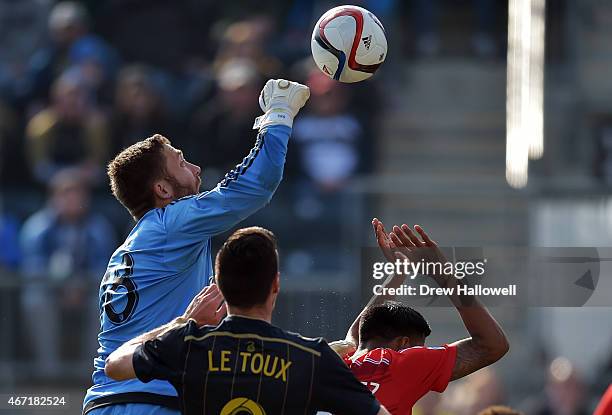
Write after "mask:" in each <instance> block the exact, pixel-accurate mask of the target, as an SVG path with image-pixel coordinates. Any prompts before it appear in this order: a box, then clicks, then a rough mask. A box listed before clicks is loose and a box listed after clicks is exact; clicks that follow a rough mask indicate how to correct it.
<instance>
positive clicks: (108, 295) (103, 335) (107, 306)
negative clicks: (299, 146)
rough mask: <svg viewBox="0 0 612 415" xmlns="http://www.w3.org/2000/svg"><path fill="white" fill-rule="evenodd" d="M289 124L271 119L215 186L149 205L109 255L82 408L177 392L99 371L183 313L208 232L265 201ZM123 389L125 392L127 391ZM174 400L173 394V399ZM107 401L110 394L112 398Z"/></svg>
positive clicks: (208, 263)
mask: <svg viewBox="0 0 612 415" xmlns="http://www.w3.org/2000/svg"><path fill="white" fill-rule="evenodd" d="M290 133H291V129H290V128H288V127H286V126H280V125H273V126H270V127H268V128H267V129H266V130H265V131H263V132H260V133H259V135H258V137H257V141H256V143H255V146H254V148H253V149H252V150H251V152H250V153H249V155H248V156H247V157H246V158H245V159H244V160H243V162H242V163H241V164H239V165H238V166H236V168H235V169H234V170H232V171H231V172H229V173H228V174H227V175H226V176H225V179H224V180H223V181H221V182H220V183H219V184H218V185H217V186H216V187H215V188H214V189H213V190H210V191H208V192H204V193H200V194H197V195H193V196H188V197H184V198H182V199H179V200H177V201H175V202H173V203H171V204H169V205H168V206H166V207H165V208H159V209H152V210H150V211H149V212H147V213H146V214H145V215H144V216H143V217H142V218H141V219H140V221H138V223H137V224H136V226H135V227H134V229H133V230H132V231H131V233H130V234H129V236H128V237H127V239H126V240H125V242H124V243H123V244H122V245H121V246H120V247H119V248H117V250H116V251H115V253H114V254H113V255H112V257H111V259H110V262H109V263H108V268H107V271H106V274H105V275H104V278H103V280H102V283H101V285H100V294H99V299H100V303H99V307H100V322H101V331H100V334H99V336H98V341H99V344H100V347H99V349H98V355H97V357H96V359H95V360H94V373H93V386H92V387H91V388H90V389H89V390H88V391H87V395H86V397H85V406H86V408H90V407H91V406H92V405H94V406H95V404H96V402H94V403H93V404H90V405H89V406H88V405H87V404H88V403H89V402H91V401H94V400H101V401H100V402H101V403H103V404H107V403H108V402H109V397H111V396H113V395H118V394H121V395H122V396H119V397H117V399H115V400H114V401H115V402H122V403H125V402H126V401H127V402H142V401H143V399H142V397H145V399H144V401H145V402H142V403H147V402H151V399H150V398H151V397H154V398H155V396H158V397H159V396H162V400H161V401H160V400H159V399H157V400H156V399H153V402H157V403H163V402H168V401H167V400H164V399H163V397H164V396H166V397H168V396H170V397H176V391H175V390H174V388H173V387H172V386H171V385H170V384H169V383H168V382H165V381H161V380H159V381H153V382H149V383H147V384H144V383H142V382H140V381H138V380H130V381H123V382H117V381H114V380H112V379H110V378H108V377H107V376H106V375H105V374H104V362H105V359H106V358H107V357H108V356H109V355H110V354H111V353H112V352H113V351H114V350H115V349H117V348H118V347H119V346H121V345H122V344H123V343H124V342H126V341H128V340H130V339H132V338H134V337H136V336H138V335H140V334H142V333H145V332H147V331H150V330H152V329H154V328H156V327H159V326H161V325H163V324H166V323H168V322H169V321H171V320H172V319H173V318H175V317H177V316H179V315H181V314H183V312H184V311H185V309H186V307H187V305H188V304H189V302H190V301H191V300H192V299H193V297H195V295H196V294H197V293H198V292H200V290H201V289H202V288H203V287H204V286H206V285H207V284H208V281H209V279H210V277H211V276H212V275H213V267H212V259H211V238H212V237H213V236H214V235H216V234H218V233H221V232H224V231H226V230H228V229H229V228H231V227H233V226H235V225H236V224H237V223H238V222H240V221H241V220H243V219H245V218H246V217H247V216H249V215H251V214H252V213H254V212H255V211H257V210H258V209H260V208H261V207H263V206H264V205H266V204H267V203H268V202H269V201H270V199H271V197H272V195H273V193H274V191H275V190H276V188H277V187H278V184H279V183H280V181H281V178H282V174H283V167H284V163H285V155H286V152H287V142H288V140H289V134H290ZM126 394H128V395H126ZM173 400H174V401H176V399H175V398H173ZM111 401H113V399H112V398H111Z"/></svg>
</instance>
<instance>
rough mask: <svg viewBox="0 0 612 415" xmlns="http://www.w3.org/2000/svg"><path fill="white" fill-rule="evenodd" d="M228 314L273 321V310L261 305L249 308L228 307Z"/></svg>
mask: <svg viewBox="0 0 612 415" xmlns="http://www.w3.org/2000/svg"><path fill="white" fill-rule="evenodd" d="M227 314H228V315H230V316H238V317H246V318H252V319H255V320H263V321H266V322H268V323H272V312H270V311H268V310H266V309H265V308H261V307H253V308H249V309H244V308H238V307H228V310H227Z"/></svg>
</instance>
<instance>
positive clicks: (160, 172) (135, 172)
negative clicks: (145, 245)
mask: <svg viewBox="0 0 612 415" xmlns="http://www.w3.org/2000/svg"><path fill="white" fill-rule="evenodd" d="M166 144H167V145H170V140H168V139H167V138H166V137H164V136H162V135H160V134H155V135H154V136H152V137H149V138H147V139H145V140H142V141H139V142H137V143H135V144H132V145H131V146H129V147H128V148H126V149H125V150H123V151H122V152H121V153H119V154H118V155H117V156H116V157H115V158H114V159H113V160H112V161H111V162H110V163H109V164H108V169H107V173H108V177H109V179H110V186H111V190H112V191H113V195H114V196H115V197H116V198H117V200H119V202H121V204H122V205H123V206H125V208H126V209H127V210H128V211H129V212H130V214H131V215H132V217H133V218H134V219H135V220H137V221H138V220H139V219H140V218H142V217H143V216H144V214H145V213H147V212H148V211H149V210H151V209H153V208H154V207H155V194H154V192H153V183H154V182H155V181H156V180H160V179H162V178H164V177H165V176H166V157H165V156H164V152H163V151H164V146H165V145H166Z"/></svg>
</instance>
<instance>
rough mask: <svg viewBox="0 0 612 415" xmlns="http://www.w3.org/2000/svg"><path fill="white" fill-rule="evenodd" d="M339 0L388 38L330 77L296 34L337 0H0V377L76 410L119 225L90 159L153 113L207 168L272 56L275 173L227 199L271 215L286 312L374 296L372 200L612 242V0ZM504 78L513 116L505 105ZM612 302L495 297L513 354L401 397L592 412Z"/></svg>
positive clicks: (108, 151) (242, 132)
mask: <svg viewBox="0 0 612 415" xmlns="http://www.w3.org/2000/svg"><path fill="white" fill-rule="evenodd" d="M354 3H355V4H359V5H362V6H364V7H366V8H368V9H370V10H371V11H372V12H374V13H375V14H376V15H377V16H378V17H379V18H380V19H381V20H382V22H383V23H384V24H385V26H386V29H387V34H388V37H389V57H388V59H387V62H386V63H385V65H384V66H383V67H382V68H381V70H380V71H379V73H378V74H376V76H375V77H374V78H373V79H372V80H370V81H368V82H363V83H360V84H356V85H340V84H336V83H334V82H332V81H329V80H328V79H327V78H325V77H324V76H323V75H321V74H320V73H319V72H318V71H317V70H316V68H314V67H313V64H312V60H311V58H310V49H309V40H310V32H311V29H312V24H313V22H315V21H316V20H317V18H318V17H319V16H320V14H321V13H322V12H324V11H325V10H327V9H328V8H330V7H332V6H334V5H337V4H340V3H338V2H330V1H317V0H293V1H273V0H260V1H257V2H250V1H230V2H227V1H226V2H217V1H210V0H176V1H166V0H147V1H145V0H106V1H95V0H86V1H82V2H73V3H70V2H62V3H57V2H55V1H52V0H19V1H14V0H0V183H1V190H0V246H1V249H0V309H1V314H0V333H2V334H1V335H0V394H2V393H14V392H19V391H22V392H23V391H46V392H50V391H63V392H64V393H66V391H68V393H70V400H71V408H70V409H68V410H64V411H63V413H65V414H72V413H74V414H78V413H80V405H81V398H82V396H83V394H84V392H85V389H86V388H87V387H89V385H90V374H91V368H92V363H91V362H92V357H93V354H94V352H95V344H96V340H95V336H96V333H97V330H98V322H97V315H96V313H97V301H98V300H97V288H98V283H99V280H100V278H101V276H102V273H103V272H104V269H105V266H106V262H107V260H108V257H109V255H110V254H111V252H112V251H113V250H114V248H115V247H116V244H117V243H118V242H120V241H121V240H122V239H123V237H124V236H125V235H126V234H127V232H129V229H130V228H131V226H132V223H131V219H130V218H129V217H128V215H127V212H125V211H124V210H123V208H122V207H121V206H120V205H119V203H117V202H116V201H115V200H114V199H113V198H112V196H111V194H110V191H109V189H108V185H107V181H106V178H105V176H104V167H105V163H106V162H107V161H108V160H109V158H110V157H111V156H112V155H113V154H114V153H115V152H117V151H118V150H119V149H121V148H122V147H124V146H126V145H129V144H131V143H133V142H135V141H136V140H139V139H142V138H144V137H146V136H148V135H150V134H152V133H154V132H161V133H163V134H164V135H166V136H168V137H169V138H171V140H172V141H173V143H174V144H175V145H177V146H178V147H180V148H182V149H183V150H184V151H185V154H186V155H187V157H188V159H189V160H191V161H194V162H196V163H198V164H200V165H201V166H202V167H203V176H204V183H205V185H206V186H207V187H213V186H214V184H215V183H216V181H217V180H218V179H219V178H220V177H221V175H222V174H223V173H224V172H225V171H226V170H228V169H229V168H231V167H232V166H233V164H235V163H236V162H238V161H239V160H240V159H241V158H242V157H243V156H244V155H245V154H246V153H247V152H248V150H249V148H250V147H251V145H252V142H253V137H254V134H253V132H252V130H251V129H250V128H251V125H252V121H253V119H254V118H255V116H257V115H258V113H259V111H260V110H259V108H258V105H257V95H258V93H259V90H260V88H261V86H262V85H263V83H264V81H265V80H266V79H267V78H269V77H275V78H276V77H285V78H289V79H293V80H298V81H301V82H304V83H307V84H308V85H309V86H310V88H311V91H312V97H311V100H310V102H309V104H308V106H307V108H306V110H305V111H303V113H302V114H301V115H300V117H299V119H298V120H297V121H296V123H295V126H294V127H295V128H294V134H293V139H292V142H291V144H290V154H289V159H288V162H287V165H286V178H285V180H284V182H283V183H282V185H281V187H280V189H279V191H278V192H277V194H276V196H275V197H274V199H273V201H272V203H271V204H270V206H269V207H267V208H266V209H264V210H263V211H261V212H259V213H258V214H257V215H255V216H254V217H252V218H250V219H248V220H247V221H246V222H245V223H244V224H245V225H247V224H258V225H262V226H265V227H268V228H269V229H271V230H273V231H274V232H275V233H276V234H277V235H278V237H279V240H280V246H281V256H282V271H283V290H284V293H283V295H282V296H281V300H280V303H279V306H278V308H277V314H276V318H275V322H276V323H277V324H278V325H280V326H282V327H283V328H287V329H291V330H295V331H300V332H301V333H303V334H305V335H308V336H319V335H323V336H325V337H326V338H327V339H330V340H333V339H335V338H338V337H341V336H343V335H344V333H345V330H346V327H347V325H348V324H349V323H350V322H351V321H352V319H353V318H354V315H355V314H356V313H357V312H358V310H359V309H360V308H361V306H362V305H363V304H364V303H365V300H366V299H367V297H368V296H369V295H368V293H367V292H363V291H364V290H362V282H361V280H360V276H359V260H360V256H359V252H360V248H361V247H364V246H373V245H374V240H373V238H372V237H371V231H370V225H369V223H370V220H371V218H372V217H373V216H377V217H379V218H381V219H383V220H384V221H385V222H386V223H397V222H405V221H407V222H408V223H419V224H422V225H423V226H424V227H426V229H428V230H430V234H431V235H434V237H435V238H436V240H438V241H440V242H442V243H443V244H444V245H447V246H449V245H457V246H480V247H485V246H607V247H610V246H612V204H611V201H612V200H611V198H610V196H611V194H612V187H611V185H612V98H611V97H612V77H610V70H611V69H612V42H611V39H612V4H610V3H609V2H605V1H597V0H579V1H568V0H550V1H549V2H548V3H547V4H546V9H545V13H544V14H540V15H538V13H537V10H538V9H537V8H538V7H540V8H541V7H543V5H544V2H543V1H536V0H533V1H526V0H512V1H511V2H510V7H509V4H508V3H507V2H504V1H501V0H499V1H498V0H470V1H468V0H465V1H459V0H411V1H399V0H378V1H374V0H371V1H357V0H355V1H354ZM525 5H527V6H526V7H530V6H531V7H532V8H531V10H536V13H535V14H533V16H531V17H532V23H531V26H529V27H530V28H531V31H530V32H527V36H531V38H530V39H531V43H529V42H528V44H530V45H532V46H533V48H532V49H529V48H527V49H525V43H524V42H523V43H521V39H522V40H524V36H525V33H526V31H527V30H528V28H527V26H525V20H520V19H519V20H514V18H511V19H510V25H509V24H508V23H509V18H508V16H509V9H510V12H511V13H510V16H513V12H512V10H519V11H520V10H523V11H524V10H525V9H524V8H521V7H523V6H525ZM534 7H535V9H534ZM541 10H543V9H541ZM521 13H522V12H521ZM519 14H520V13H519ZM515 17H516V16H515ZM538 19H539V20H538ZM521 24H522V26H521ZM538 24H542V25H543V26H541V27H540V26H538ZM508 27H510V36H508V33H509V32H508ZM544 28H545V33H546V37H545V42H544V43H543V44H538V42H540V43H541V41H542V40H543V38H542V37H541V34H542V33H543V32H544V30H543V29H544ZM508 39H510V41H508ZM516 42H518V43H516ZM534 45H535V46H534ZM538 45H539V46H538ZM509 46H510V50H508V49H509ZM542 46H545V47H544V48H542ZM538 50H544V51H545V53H544V54H543V55H541V54H540V55H538ZM508 57H509V59H507V58H508ZM525 57H527V61H526V62H527V63H528V64H529V66H528V67H527V69H528V70H527V73H528V74H531V77H529V79H530V80H531V81H530V82H531V83H528V84H527V89H526V90H525V89H522V90H521V89H520V88H521V85H523V86H524V85H525V79H524V78H520V77H521V76H525V72H524V71H522V70H523V69H525V66H524V65H525V61H524V60H523V61H522V60H521V59H524V58H525ZM542 61H543V62H545V64H544V66H543V67H542V64H541V62H542ZM507 62H509V65H506V63H507ZM521 65H523V66H521ZM507 69H508V71H507ZM542 69H544V70H543V72H542V71H541V70H542ZM513 71H515V72H513ZM538 71H539V72H538ZM542 73H543V74H544V84H540V86H538V80H539V76H540V75H541V74H542ZM538 74H539V75H538ZM516 77H518V78H516ZM517 79H518V84H517V85H518V87H517V88H519V92H518V93H517V92H516V91H517V90H516V88H515V87H514V86H512V85H514V84H512V85H511V84H508V83H507V80H508V81H509V82H517ZM521 79H522V80H521ZM521 82H522V84H521ZM534 82H535V83H534ZM542 85H544V95H543V98H541V97H539V96H538V94H539V93H540V92H541V90H542V89H541V86H542ZM520 91H523V92H525V91H527V92H528V93H530V94H531V95H530V97H531V98H529V97H527V101H525V102H528V103H529V105H532V106H528V107H527V108H529V109H530V112H529V114H531V116H533V117H535V118H534V119H532V120H531V121H530V122H525V121H523V122H522V123H521V120H520V119H519V120H518V121H517V119H516V117H514V118H512V117H510V114H513V113H512V111H514V110H516V109H517V108H518V110H519V113H520V111H521V110H522V109H523V110H524V108H525V107H524V106H523V107H521V106H520V100H521V99H523V100H525V97H524V96H521V95H520ZM513 94H514V95H513ZM516 94H518V95H516ZM517 99H518V101H516V100H517ZM513 100H514V101H513ZM517 102H519V106H518V107H517V106H516V105H517V104H516V103H517ZM507 109H508V114H509V117H508V118H507V117H506V113H507V112H506V110H507ZM542 115H543V120H544V124H543V131H544V135H543V143H544V152H543V155H542V157H540V158H539V159H537V160H533V161H531V162H529V179H528V181H526V179H527V176H526V175H525V172H526V170H525V167H526V165H527V164H526V163H527V150H526V147H524V148H523V150H521V151H522V152H521V151H519V152H518V153H516V152H514V153H512V154H514V156H516V157H517V158H516V159H512V157H510V158H509V159H508V160H507V159H506V153H507V152H506V150H507V147H506V146H507V144H506V135H507V134H506V133H508V139H509V143H508V145H509V147H508V150H509V153H510V150H511V147H510V146H511V145H512V142H511V141H510V140H511V139H512V133H516V134H518V135H520V133H521V132H522V133H523V134H528V135H529V136H532V135H535V136H537V131H542V129H541V124H538V122H539V121H538V117H540V116H542ZM519 118H520V117H519ZM538 125H540V126H538ZM523 144H524V143H523ZM512 151H514V150H512ZM517 154H518V155H517ZM532 155H534V154H532ZM514 156H513V157H514ZM535 156H538V155H537V154H535ZM536 158H537V157H536ZM517 160H518V161H517ZM512 163H515V164H512ZM516 163H518V164H516ZM521 163H522V164H521ZM507 164H508V166H507ZM517 165H518V170H513V168H516V166H517ZM517 172H518V173H517ZM223 238H224V236H223V235H222V236H219V237H218V238H217V240H216V241H217V242H216V243H217V245H218V244H219V243H220V242H221V241H223ZM603 272H605V271H603ZM611 311H612V310H611V309H610V308H602V307H597V308H595V307H591V308H588V307H583V308H519V307H514V308H513V307H504V308H498V309H493V313H494V315H495V316H496V317H498V318H499V319H500V320H501V321H502V322H503V325H504V328H506V329H507V331H508V334H509V337H510V341H511V351H510V353H509V355H508V356H506V357H505V358H504V359H503V360H502V361H501V362H500V363H498V364H496V365H494V367H493V368H492V369H488V370H483V371H480V372H478V373H477V374H474V375H471V376H469V377H468V378H466V379H464V380H462V381H461V382H458V383H455V384H453V385H452V387H450V388H449V390H448V391H447V392H445V393H444V394H443V395H435V396H428V397H426V398H425V399H424V400H423V401H422V402H421V404H420V406H419V408H418V410H417V412H416V413H418V414H442V413H444V414H457V415H461V414H466V415H467V414H474V413H476V412H477V411H478V410H479V409H481V407H484V406H487V405H488V404H490V403H507V404H510V405H512V406H516V407H519V408H522V409H524V410H525V411H527V413H529V414H563V415H571V414H587V413H591V412H590V411H591V410H592V408H593V406H594V403H595V402H596V400H597V398H598V397H599V396H600V395H601V393H602V392H603V391H604V389H605V387H607V385H609V384H610V383H611V382H612V319H611V318H610V315H611V314H610V313H611ZM424 314H425V315H426V317H428V318H429V319H430V322H431V325H432V327H433V335H432V338H431V343H436V342H446V341H450V340H454V339H456V338H459V337H461V336H464V330H463V327H462V326H461V324H460V320H459V318H458V316H457V315H456V312H455V311H454V310H453V309H450V308H449V309H446V308H436V309H428V310H425V311H424ZM24 413H25V412H24Z"/></svg>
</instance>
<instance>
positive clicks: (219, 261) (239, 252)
mask: <svg viewBox="0 0 612 415" xmlns="http://www.w3.org/2000/svg"><path fill="white" fill-rule="evenodd" d="M276 249H277V244H276V237H275V236H274V234H273V233H272V232H270V231H269V230H267V229H264V228H260V227H257V226H253V227H250V228H243V229H238V230H237V231H236V232H234V233H233V234H232V235H231V236H230V237H229V238H227V241H225V243H224V244H223V246H222V247H221V249H220V250H219V252H218V253H217V258H216V261H215V274H216V276H217V284H218V285H219V289H220V290H221V292H222V293H223V296H224V297H225V301H226V302H227V304H228V305H230V306H235V307H240V308H247V309H248V308H251V307H253V306H256V305H259V304H263V303H265V301H266V299H267V298H268V295H269V294H270V290H271V288H272V283H273V282H274V278H276V274H277V273H278V254H277V250H276Z"/></svg>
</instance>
